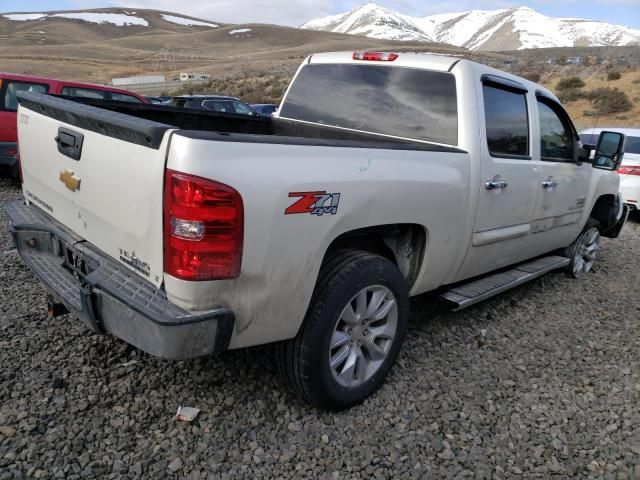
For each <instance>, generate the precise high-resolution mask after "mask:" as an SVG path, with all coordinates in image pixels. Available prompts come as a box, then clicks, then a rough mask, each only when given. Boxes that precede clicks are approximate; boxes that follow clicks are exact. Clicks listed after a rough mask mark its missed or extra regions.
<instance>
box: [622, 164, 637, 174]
mask: <svg viewBox="0 0 640 480" xmlns="http://www.w3.org/2000/svg"><path fill="white" fill-rule="evenodd" d="M618 173H619V174H621V175H640V167H629V166H622V167H620V168H619V169H618Z"/></svg>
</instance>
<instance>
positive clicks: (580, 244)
mask: <svg viewBox="0 0 640 480" xmlns="http://www.w3.org/2000/svg"><path fill="white" fill-rule="evenodd" d="M599 251H600V231H599V230H598V228H597V227H596V226H595V225H594V224H593V223H591V222H590V223H589V224H587V227H586V228H585V229H584V230H583V232H582V233H581V234H580V236H579V237H578V238H577V239H576V240H575V242H573V243H572V244H571V245H570V246H569V247H567V250H566V255H567V256H568V257H569V258H570V259H571V263H570V264H569V267H568V270H569V272H570V273H571V274H572V275H573V276H574V277H575V278H578V279H580V278H584V276H585V275H587V274H588V273H589V272H590V271H591V270H592V268H593V264H594V263H595V261H596V259H597V257H598V252H599Z"/></svg>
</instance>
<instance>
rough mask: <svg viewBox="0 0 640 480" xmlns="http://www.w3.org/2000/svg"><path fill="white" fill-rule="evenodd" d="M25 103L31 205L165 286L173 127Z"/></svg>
mask: <svg viewBox="0 0 640 480" xmlns="http://www.w3.org/2000/svg"><path fill="white" fill-rule="evenodd" d="M20 102H21V103H20V108H19V111H18V138H19V144H20V156H21V165H22V176H23V191H24V195H25V199H26V201H27V202H28V203H31V204H35V205H37V206H38V207H39V208H41V209H42V210H43V211H44V212H46V213H47V214H49V215H50V216H52V217H53V218H55V219H56V220H58V221H59V222H61V223H62V224H64V225H65V226H66V227H68V228H69V229H71V230H72V231H73V232H74V233H76V234H77V235H78V236H79V237H81V238H83V239H84V240H86V241H88V242H89V243H91V244H93V245H95V246H96V247H98V248H99V249H100V250H102V251H103V252H105V253H106V254H108V255H110V256H111V257H113V258H115V259H116V260H118V261H119V262H120V263H122V264H124V265H126V266H127V267H128V268H130V269H131V270H133V271H135V272H137V273H138V274H140V275H141V276H143V277H144V278H146V279H147V280H149V281H150V282H152V283H153V284H154V285H155V286H159V285H160V284H161V283H162V272H163V251H162V245H163V242H162V228H163V222H162V204H163V179H164V169H165V160H166V152H167V150H168V145H169V140H170V137H171V133H172V132H173V127H171V126H169V125H164V124H160V123H156V122H151V121H148V120H143V119H139V118H135V117H131V116H128V115H123V114H119V113H115V112H111V111H107V110H102V109H98V108H94V107H90V106H86V105H81V104H78V103H75V102H72V101H69V100H64V99H60V98H56V97H51V96H48V95H44V94H36V93H23V94H21V95H20Z"/></svg>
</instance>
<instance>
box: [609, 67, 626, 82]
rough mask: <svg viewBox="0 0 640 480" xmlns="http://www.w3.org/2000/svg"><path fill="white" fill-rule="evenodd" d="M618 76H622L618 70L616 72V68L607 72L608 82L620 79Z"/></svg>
mask: <svg viewBox="0 0 640 480" xmlns="http://www.w3.org/2000/svg"><path fill="white" fill-rule="evenodd" d="M620 77H622V75H620V72H618V71H617V70H613V71H611V72H609V73H607V80H609V81H610V82H614V81H616V80H620Z"/></svg>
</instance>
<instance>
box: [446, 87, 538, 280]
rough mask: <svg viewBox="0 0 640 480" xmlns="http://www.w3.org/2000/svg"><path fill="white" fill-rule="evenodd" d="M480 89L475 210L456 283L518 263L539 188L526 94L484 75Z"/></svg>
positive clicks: (524, 254)
mask: <svg viewBox="0 0 640 480" xmlns="http://www.w3.org/2000/svg"><path fill="white" fill-rule="evenodd" d="M479 89H480V91H481V92H482V93H481V95H480V98H481V99H482V100H481V103H480V117H481V118H480V122H479V123H480V125H481V127H483V128H481V131H480V135H481V146H482V147H481V156H480V157H481V158H480V185H477V188H478V190H479V199H478V209H477V213H476V221H475V226H474V231H473V238H472V246H471V248H470V249H469V252H468V254H467V257H466V259H465V262H464V264H463V267H462V269H461V271H460V275H458V277H459V278H460V279H463V278H469V277H473V276H476V275H480V274H483V273H486V272H489V271H492V270H495V269H498V268H501V267H504V266H507V265H511V264H513V263H516V262H518V261H521V260H524V259H526V258H528V257H530V256H531V255H528V252H527V250H526V249H525V246H526V243H527V239H528V236H529V235H530V233H531V222H532V221H533V218H534V210H535V202H536V194H537V185H536V180H537V179H536V177H535V175H534V171H533V169H534V167H533V165H532V161H531V159H532V156H531V155H532V151H531V150H532V149H531V138H532V137H533V135H532V122H531V121H530V118H531V115H530V113H531V110H532V109H531V105H530V102H529V98H530V97H528V92H527V88H526V87H525V86H524V85H522V84H520V83H518V82H514V81H512V80H509V79H506V78H501V77H496V76H494V75H483V76H482V78H481V85H479Z"/></svg>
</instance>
